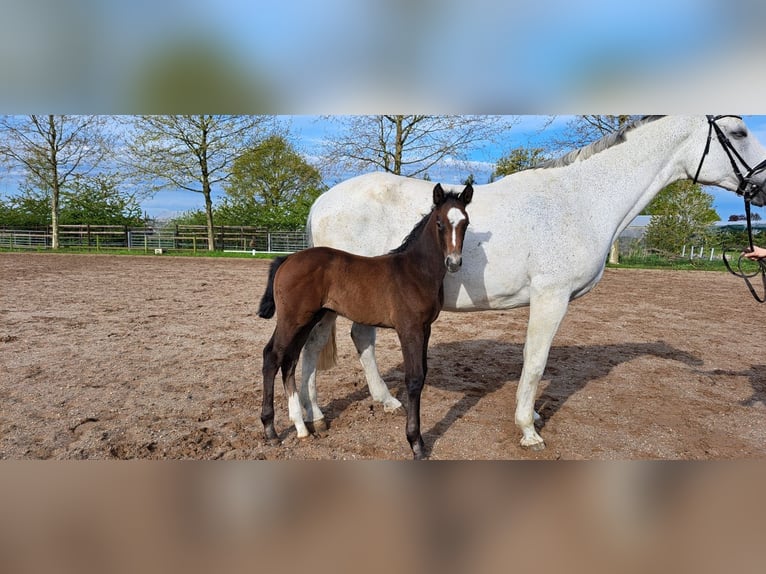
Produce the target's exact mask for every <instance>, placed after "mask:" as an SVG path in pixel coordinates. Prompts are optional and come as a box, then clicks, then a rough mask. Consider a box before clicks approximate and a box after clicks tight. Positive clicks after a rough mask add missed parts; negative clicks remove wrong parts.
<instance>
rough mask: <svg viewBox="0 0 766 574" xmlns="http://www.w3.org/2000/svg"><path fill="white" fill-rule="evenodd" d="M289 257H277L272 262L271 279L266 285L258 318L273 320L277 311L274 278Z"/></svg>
mask: <svg viewBox="0 0 766 574" xmlns="http://www.w3.org/2000/svg"><path fill="white" fill-rule="evenodd" d="M286 259H287V257H277V258H276V259H274V261H272V262H271V267H270V268H269V279H268V282H267V283H266V292H265V293H264V294H263V297H261V304H260V306H259V307H258V316H259V317H263V318H264V319H271V318H272V317H273V316H274V313H275V312H276V310H277V305H276V303H275V302H274V276H275V275H276V274H277V269H279V266H280V265H282V263H284V262H285V260H286Z"/></svg>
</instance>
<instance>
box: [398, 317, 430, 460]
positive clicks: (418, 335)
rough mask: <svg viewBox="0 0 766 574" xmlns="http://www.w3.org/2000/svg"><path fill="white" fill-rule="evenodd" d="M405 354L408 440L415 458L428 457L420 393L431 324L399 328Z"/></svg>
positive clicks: (424, 377)
mask: <svg viewBox="0 0 766 574" xmlns="http://www.w3.org/2000/svg"><path fill="white" fill-rule="evenodd" d="M397 335H399V342H400V343H401V345H402V354H403V356H404V380H405V383H406V384H407V398H408V404H407V440H408V441H409V443H410V448H411V449H412V456H413V458H414V459H415V460H421V459H424V458H426V448H425V444H424V443H423V437H422V436H421V434H420V395H421V393H422V391H423V385H424V383H425V379H426V372H427V371H428V366H427V364H426V354H427V352H428V339H429V338H430V336H431V325H430V324H429V325H426V326H425V327H424V328H422V330H421V329H420V328H414V329H402V330H401V331H399V330H397Z"/></svg>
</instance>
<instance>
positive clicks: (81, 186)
mask: <svg viewBox="0 0 766 574" xmlns="http://www.w3.org/2000/svg"><path fill="white" fill-rule="evenodd" d="M118 184H119V178H118V176H117V175H115V174H99V175H96V176H82V177H76V178H74V179H73V180H72V182H71V183H70V185H69V186H68V188H67V190H66V191H65V192H64V196H63V206H62V209H61V222H62V223H64V224H70V225H71V224H86V223H91V224H96V225H138V224H140V223H141V222H142V217H141V206H140V204H139V202H138V200H137V198H136V197H135V195H132V194H129V193H126V192H123V191H120V189H119V187H118Z"/></svg>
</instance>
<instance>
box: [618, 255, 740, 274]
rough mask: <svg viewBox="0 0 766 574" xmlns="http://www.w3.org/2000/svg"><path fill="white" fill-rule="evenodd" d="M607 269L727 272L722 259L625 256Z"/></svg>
mask: <svg viewBox="0 0 766 574" xmlns="http://www.w3.org/2000/svg"><path fill="white" fill-rule="evenodd" d="M607 267H610V268H617V269H673V270H690V271H692V270H695V271H726V266H725V265H724V263H723V261H721V260H720V259H714V260H713V261H709V260H708V259H686V258H680V257H678V258H673V259H669V258H665V257H661V256H659V255H645V256H623V257H620V263H619V264H612V263H608V264H607Z"/></svg>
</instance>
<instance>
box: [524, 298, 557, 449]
mask: <svg viewBox="0 0 766 574" xmlns="http://www.w3.org/2000/svg"><path fill="white" fill-rule="evenodd" d="M568 306H569V291H561V292H549V293H539V294H534V293H533V295H532V297H531V300H530V304H529V324H528V325H527V339H526V341H525V343H524V367H523V368H522V370H521V378H520V379H519V386H518V389H517V390H516V425H517V426H518V427H519V428H520V429H521V432H522V435H523V436H522V438H521V446H523V447H525V448H529V449H532V450H542V449H544V448H545V442H543V439H542V437H541V436H540V435H539V434H538V433H537V431H536V430H535V410H534V408H535V399H536V398H537V386H538V384H539V383H540V379H541V378H542V376H543V372H544V370H545V364H546V362H547V361H548V353H549V352H550V349H551V343H552V342H553V337H554V335H555V334H556V331H558V328H559V325H560V324H561V320H562V319H563V318H564V314H565V313H566V311H567V308H568Z"/></svg>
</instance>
